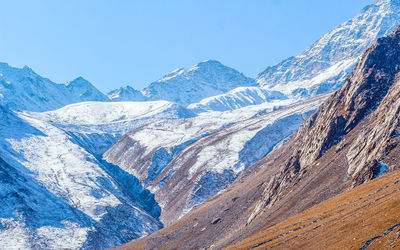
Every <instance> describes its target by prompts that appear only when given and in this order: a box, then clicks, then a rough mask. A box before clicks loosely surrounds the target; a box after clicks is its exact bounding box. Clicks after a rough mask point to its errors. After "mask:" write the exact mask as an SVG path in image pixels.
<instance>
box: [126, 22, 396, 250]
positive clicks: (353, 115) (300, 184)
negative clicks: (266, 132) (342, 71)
mask: <svg viewBox="0 0 400 250" xmlns="http://www.w3.org/2000/svg"><path fill="white" fill-rule="evenodd" d="M399 72H400V28H399V29H397V30H396V31H395V32H394V33H393V35H391V36H389V37H386V38H383V39H380V40H379V41H378V42H377V43H376V44H375V45H374V46H373V47H371V48H370V49H369V50H368V51H367V52H366V53H365V55H364V56H363V58H362V60H361V61H360V63H359V64H358V65H357V67H356V69H355V70H354V72H353V73H352V74H351V75H350V77H349V78H348V79H347V80H346V82H345V83H344V85H343V87H342V88H341V89H340V90H339V91H337V92H336V93H335V94H334V95H333V96H332V97H330V98H329V99H328V101H326V102H325V103H324V104H323V105H322V106H321V107H320V108H319V110H318V111H317V113H316V114H315V115H313V116H312V117H311V118H310V119H309V120H307V121H306V122H305V123H304V124H303V125H302V127H301V128H300V129H299V130H298V132H296V133H295V134H293V135H292V136H291V137H290V138H289V139H288V140H287V141H286V142H283V143H281V144H280V145H279V146H277V147H276V148H275V149H274V150H273V151H272V152H271V153H270V154H269V155H268V156H267V157H266V158H264V159H263V160H261V161H260V162H259V163H257V164H256V165H254V166H253V167H251V168H250V169H249V170H248V171H247V172H246V173H245V174H244V175H243V176H241V177H240V178H238V179H237V180H236V181H235V182H234V184H233V185H231V186H230V187H229V188H228V189H227V190H226V191H225V192H222V193H220V194H219V195H216V196H214V197H213V198H211V199H209V200H208V201H207V202H205V203H204V204H203V205H202V206H200V207H199V208H197V209H195V210H194V211H192V212H191V213H189V214H187V215H186V216H185V217H183V218H182V219H181V220H179V221H178V222H177V223H175V224H173V225H172V226H169V227H167V228H165V229H163V230H161V231H159V232H157V233H155V234H153V235H151V236H149V237H146V238H143V239H140V240H137V241H134V242H132V243H130V244H128V245H126V246H124V248H125V249H134V248H136V247H138V246H140V247H146V248H148V249H152V248H166V249H172V248H178V249H190V248H215V249H219V248H221V247H225V246H228V245H231V244H234V243H236V242H239V241H241V240H244V239H245V238H247V237H249V236H251V235H253V234H254V233H256V232H259V231H260V230H261V229H263V228H267V227H271V226H273V225H276V224H277V223H280V222H282V221H284V220H286V219H288V218H290V217H292V216H295V215H297V214H299V213H301V212H303V211H305V210H306V209H309V208H311V207H312V206H314V205H317V204H320V203H321V202H324V201H326V200H328V199H330V198H332V197H335V196H336V195H338V194H340V193H343V192H345V191H346V190H349V189H351V188H352V187H354V186H356V185H359V184H362V183H364V182H366V181H368V180H371V179H373V178H374V177H376V175H377V173H378V172H379V170H380V169H381V163H384V164H385V165H387V166H388V171H393V170H396V169H398V168H400V161H399V159H400V136H399V135H400V125H399V123H400V81H399V80H398V78H397V75H398V73H399ZM353 219H354V218H353ZM385 226H386V225H385ZM383 228H384V227H383Z"/></svg>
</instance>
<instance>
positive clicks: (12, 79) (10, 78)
mask: <svg viewBox="0 0 400 250" xmlns="http://www.w3.org/2000/svg"><path fill="white" fill-rule="evenodd" d="M83 101H108V98H107V97H106V96H105V95H103V94H102V93H101V92H100V91H98V90H97V89H96V88H95V87H94V86H93V85H92V84H91V83H89V82H88V81H86V80H84V79H83V78H77V79H75V80H74V81H72V82H69V83H67V84H56V83H54V82H52V81H50V80H49V79H47V78H43V77H41V76H39V75H38V74H36V73H35V72H33V70H32V69H30V68H29V67H27V66H25V67H24V68H22V69H19V68H13V67H11V66H9V65H8V64H6V63H0V105H3V106H5V107H7V108H10V109H14V110H29V111H47V110H54V109H57V108H61V107H63V106H65V105H67V104H71V103H75V102H83Z"/></svg>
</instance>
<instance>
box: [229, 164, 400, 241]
mask: <svg viewBox="0 0 400 250" xmlns="http://www.w3.org/2000/svg"><path fill="white" fill-rule="evenodd" d="M399 206H400V171H396V172H394V173H391V174H387V175H384V176H382V177H380V178H378V179H376V180H374V181H371V182H369V183H366V184H363V185H361V186H359V187H357V188H355V189H353V190H351V191H349V192H347V193H345V194H342V195H339V196H337V197H335V198H332V199H330V200H328V201H326V202H323V203H322V204H319V205H317V206H314V207H312V208H311V209H308V210H306V211H305V212H303V213H301V214H299V215H296V216H294V217H292V218H290V219H288V220H286V221H284V222H282V223H279V224H277V225H275V226H272V227H269V228H267V229H264V230H262V231H261V232H259V233H256V234H254V235H252V236H251V237H249V238H247V239H245V240H243V241H241V242H239V243H236V244H234V245H231V246H229V247H228V248H227V249H252V248H254V249H264V248H276V249H311V248H313V249H359V248H362V247H367V246H368V247H369V248H371V249H384V248H400V209H399Z"/></svg>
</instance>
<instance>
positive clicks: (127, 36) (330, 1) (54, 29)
mask: <svg viewBox="0 0 400 250" xmlns="http://www.w3.org/2000/svg"><path fill="white" fill-rule="evenodd" d="M372 2H374V1H373V0H179V1H178V0H168V1H167V0H158V1H155V0H141V1H138V0H137V1H136V0H112V1H111V0H35V1H33V0H0V61H2V62H7V63H9V64H10V65H12V66H18V67H21V66H24V65H28V66H30V67H31V68H33V70H35V71H36V72H37V73H39V74H40V75H42V76H45V77H48V78H50V79H51V80H53V81H55V82H58V83H62V82H66V81H69V80H72V79H73V78H75V77H77V76H83V77H84V78H86V79H88V80H89V81H91V82H92V83H93V84H94V85H95V86H96V87H98V88H99V89H100V90H101V91H103V92H108V91H110V90H112V89H115V88H117V87H120V86H122V85H126V84H129V85H131V86H133V87H134V88H137V89H141V88H143V87H145V86H146V85H148V84H149V83H150V82H152V81H154V80H157V79H159V78H160V77H162V76H163V75H165V74H166V73H168V72H169V71H171V70H173V69H175V68H178V67H190V66H192V65H194V64H196V63H198V62H199V61H202V60H205V59H216V60H219V61H221V62H222V63H223V64H225V65H227V66H230V67H233V68H236V69H237V70H239V71H241V72H243V73H244V74H246V75H248V76H251V77H254V76H256V75H257V74H258V73H259V72H261V71H262V70H264V69H265V68H266V67H267V66H269V65H272V64H275V63H277V62H279V61H280V60H281V59H284V58H286V57H288V56H292V55H297V54H298V53H300V52H301V51H302V50H304V49H305V48H307V47H308V46H310V45H311V44H312V43H313V42H314V41H316V40H317V39H318V38H319V37H320V36H321V35H323V34H325V33H326V32H328V31H329V30H331V29H332V28H334V27H335V26H337V25H339V24H341V23H342V22H344V21H346V20H347V19H349V18H351V17H353V16H355V15H356V14H357V13H358V12H359V11H360V10H361V9H362V8H363V7H364V6H366V5H367V4H369V3H372Z"/></svg>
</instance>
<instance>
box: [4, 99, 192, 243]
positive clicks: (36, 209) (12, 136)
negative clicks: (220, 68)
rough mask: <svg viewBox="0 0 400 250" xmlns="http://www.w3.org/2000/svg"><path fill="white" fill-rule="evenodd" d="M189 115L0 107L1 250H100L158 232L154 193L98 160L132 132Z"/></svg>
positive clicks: (81, 106)
mask: <svg viewBox="0 0 400 250" xmlns="http://www.w3.org/2000/svg"><path fill="white" fill-rule="evenodd" d="M187 114H190V112H189V111H185V109H184V108H182V107H180V106H179V105H177V104H174V103H169V102H165V101H158V102H147V103H132V102H129V103H128V102H119V103H112V102H89V103H77V104H72V105H69V106H66V107H63V108H61V109H59V110H55V111H49V112H44V113H36V112H27V111H24V112H19V113H15V112H13V111H10V110H8V109H6V108H4V107H2V106H0V118H1V119H0V178H1V181H0V200H1V201H2V210H1V211H0V248H4V249H9V248H12V247H21V248H41V249H42V248H46V249H60V248H74V249H78V248H84V249H93V248H95V249H104V248H107V247H110V246H113V245H119V244H123V243H126V242H127V241H129V240H132V239H134V238H138V237H141V236H144V235H148V234H150V233H153V232H154V231H156V230H158V229H160V228H161V227H162V223H161V222H160V221H159V219H158V218H159V216H160V212H161V209H160V207H159V205H158V204H157V203H156V201H155V200H154V195H153V194H151V193H150V192H149V191H148V190H147V189H145V188H144V187H143V186H142V185H141V184H140V182H139V181H138V179H137V178H136V177H134V176H133V175H130V174H129V173H127V172H125V171H123V170H122V169H121V168H119V167H118V166H115V165H111V164H109V163H107V162H105V161H104V160H102V157H101V156H102V154H103V153H104V152H105V151H106V150H107V149H108V148H109V147H110V146H111V145H112V144H113V143H115V141H117V140H118V139H119V138H120V136H122V134H123V133H125V132H127V131H128V130H130V129H134V128H137V127H138V126H143V125H145V124H147V123H150V122H154V121H160V120H163V119H178V118H182V117H186V116H185V115H187ZM181 115H183V116H181ZM5 239H6V240H5Z"/></svg>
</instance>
